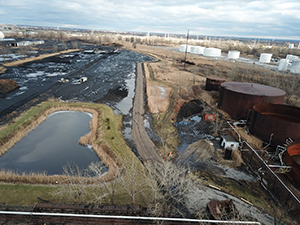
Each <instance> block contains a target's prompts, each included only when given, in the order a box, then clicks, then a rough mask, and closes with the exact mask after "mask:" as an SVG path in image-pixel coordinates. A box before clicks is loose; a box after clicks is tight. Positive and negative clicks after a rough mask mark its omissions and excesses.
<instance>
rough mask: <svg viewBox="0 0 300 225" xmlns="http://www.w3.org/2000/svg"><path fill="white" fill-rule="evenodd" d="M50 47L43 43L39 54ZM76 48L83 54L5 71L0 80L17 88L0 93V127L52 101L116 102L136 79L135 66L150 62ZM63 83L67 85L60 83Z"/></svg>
mask: <svg viewBox="0 0 300 225" xmlns="http://www.w3.org/2000/svg"><path fill="white" fill-rule="evenodd" d="M50 46H53V43H52V44H51V42H50V41H47V42H45V46H44V48H43V46H40V47H39V48H40V53H41V54H44V53H47V48H48V47H49V49H50ZM78 48H80V49H83V50H81V51H79V52H72V53H68V54H64V55H59V56H54V57H49V58H46V59H43V60H39V61H34V62H30V63H26V64H23V65H21V66H18V67H8V68H7V71H6V72H5V73H3V74H0V79H5V80H8V79H11V80H14V81H15V82H16V84H17V85H19V87H20V88H19V89H15V90H13V91H11V92H9V93H6V94H3V93H0V123H5V122H7V119H8V117H10V116H15V115H17V114H18V113H19V112H22V111H23V110H24V109H26V108H28V107H30V106H32V105H35V104H37V103H39V102H40V101H44V100H46V99H48V98H51V97H54V98H59V99H61V100H64V101H83V102H102V103H107V104H110V103H111V104H113V103H114V102H118V101H120V100H121V99H123V98H124V97H126V96H127V94H128V87H127V83H126V80H128V79H130V78H132V77H133V76H135V73H136V64H137V62H142V61H150V60H152V59H151V58H150V57H148V56H145V55H142V54H140V53H137V52H133V51H127V50H120V49H118V50H117V51H116V49H115V47H110V46H98V45H92V44H79V45H78ZM85 50H89V51H85ZM92 50H94V51H92ZM49 51H50V50H48V52H49ZM50 52H51V51H50ZM81 77H87V81H86V82H80V78H81ZM62 79H63V80H64V81H67V82H59V81H61V80H62Z"/></svg>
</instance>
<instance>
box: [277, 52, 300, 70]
mask: <svg viewBox="0 0 300 225" xmlns="http://www.w3.org/2000/svg"><path fill="white" fill-rule="evenodd" d="M288 70H290V72H291V73H300V59H299V57H298V56H295V55H287V56H286V58H285V59H281V60H280V61H279V65H278V71H288Z"/></svg>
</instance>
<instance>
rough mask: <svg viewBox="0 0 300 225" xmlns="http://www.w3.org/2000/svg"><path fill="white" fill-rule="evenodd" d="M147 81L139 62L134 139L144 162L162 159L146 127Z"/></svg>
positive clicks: (133, 129)
mask: <svg viewBox="0 0 300 225" xmlns="http://www.w3.org/2000/svg"><path fill="white" fill-rule="evenodd" d="M144 93H145V82H144V72H143V64H142V63H138V64H137V76H136V87H135V97H134V102H133V115H132V121H133V122H132V132H131V135H132V139H133V141H134V143H135V144H136V147H137V149H138V152H139V154H140V156H141V158H142V159H143V162H144V163H145V162H149V161H150V162H151V161H152V162H158V161H161V157H160V156H159V154H158V152H157V149H156V147H155V145H154V144H153V142H152V140H151V139H150V137H149V136H148V134H147V132H146V129H145V127H144V117H143V115H144V113H145V101H144V99H145V96H144Z"/></svg>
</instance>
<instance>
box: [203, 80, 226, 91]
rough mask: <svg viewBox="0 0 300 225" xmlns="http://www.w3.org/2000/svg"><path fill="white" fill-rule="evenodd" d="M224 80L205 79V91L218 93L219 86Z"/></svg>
mask: <svg viewBox="0 0 300 225" xmlns="http://www.w3.org/2000/svg"><path fill="white" fill-rule="evenodd" d="M225 81H226V80H225V79H224V78H220V77H207V78H206V85H205V90H207V91H219V90H220V87H221V84H222V83H224V82H225Z"/></svg>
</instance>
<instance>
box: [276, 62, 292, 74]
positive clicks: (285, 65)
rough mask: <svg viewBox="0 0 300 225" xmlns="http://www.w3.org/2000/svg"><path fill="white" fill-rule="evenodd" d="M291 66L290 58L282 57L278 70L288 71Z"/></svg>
mask: <svg viewBox="0 0 300 225" xmlns="http://www.w3.org/2000/svg"><path fill="white" fill-rule="evenodd" d="M290 67H291V63H290V60H289V59H281V60H280V61H279V65H278V71H287V70H288V69H289V68H290Z"/></svg>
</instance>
